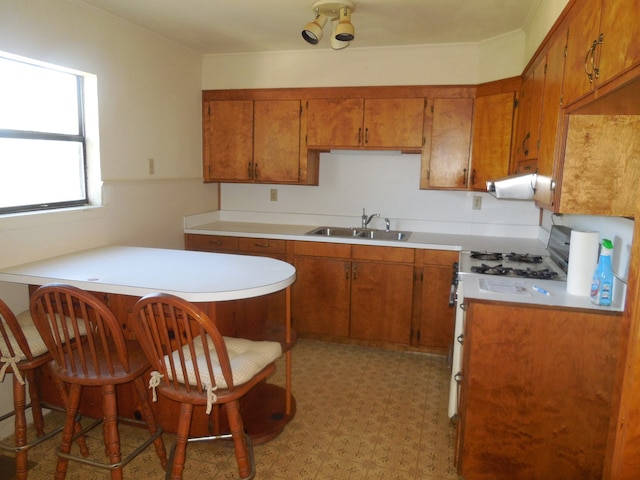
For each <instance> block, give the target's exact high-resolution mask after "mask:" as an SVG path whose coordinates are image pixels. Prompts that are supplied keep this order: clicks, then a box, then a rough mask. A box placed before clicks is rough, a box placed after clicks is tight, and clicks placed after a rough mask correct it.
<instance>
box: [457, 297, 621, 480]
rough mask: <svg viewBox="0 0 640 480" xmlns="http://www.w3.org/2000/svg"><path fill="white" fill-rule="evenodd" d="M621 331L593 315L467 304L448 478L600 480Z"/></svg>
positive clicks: (609, 319)
mask: <svg viewBox="0 0 640 480" xmlns="http://www.w3.org/2000/svg"><path fill="white" fill-rule="evenodd" d="M621 324H622V322H621V317H620V315H611V314H608V313H602V312H595V311H591V312H587V311H576V310H568V309H564V310H554V309H550V308H536V307H532V306H531V305H526V304H520V305H517V304H509V303H506V302H493V303H480V302H477V303H476V302H470V303H469V308H468V309H467V317H466V327H467V329H466V335H465V337H464V358H463V379H462V385H461V389H462V396H461V405H460V410H461V415H460V418H459V421H460V423H459V425H458V428H459V432H460V433H461V434H462V437H461V438H460V446H461V448H460V449H459V460H460V462H461V465H460V468H459V470H458V473H459V474H460V475H462V476H463V477H464V478H473V479H496V478H501V479H502V478H505V479H506V478H508V479H512V478H513V479H515V478H518V479H525V478H526V479H551V478H553V479H560V478H561V479H563V480H585V479H593V480H599V479H601V478H602V471H603V465H604V456H605V447H606V444H607V434H608V430H609V419H610V416H611V406H612V394H613V387H614V383H615V378H616V365H617V358H618V356H619V345H620V340H621ZM523 439H526V441H523Z"/></svg>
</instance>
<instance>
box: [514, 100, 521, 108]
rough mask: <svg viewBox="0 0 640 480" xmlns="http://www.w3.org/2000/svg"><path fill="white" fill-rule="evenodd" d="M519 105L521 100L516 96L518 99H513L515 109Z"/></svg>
mask: <svg viewBox="0 0 640 480" xmlns="http://www.w3.org/2000/svg"><path fill="white" fill-rule="evenodd" d="M518 105H520V102H519V101H518V99H517V98H516V99H515V100H514V101H513V108H514V109H516V108H518Z"/></svg>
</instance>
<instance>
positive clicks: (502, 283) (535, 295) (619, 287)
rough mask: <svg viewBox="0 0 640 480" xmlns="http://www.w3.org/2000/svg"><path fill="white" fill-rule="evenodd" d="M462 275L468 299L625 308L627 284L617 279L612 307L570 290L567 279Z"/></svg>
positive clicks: (598, 309) (609, 309)
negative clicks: (545, 292) (572, 293)
mask: <svg viewBox="0 0 640 480" xmlns="http://www.w3.org/2000/svg"><path fill="white" fill-rule="evenodd" d="M461 278H462V283H463V286H462V289H463V291H464V292H463V295H464V298H465V299H478V300H489V301H496V302H513V303H531V304H535V305H544V306H550V307H563V308H581V309H586V310H597V311H603V312H622V311H623V310H624V299H625V296H626V285H625V284H624V283H622V282H621V281H620V280H618V279H617V278H616V282H615V285H614V292H613V295H614V298H613V302H612V304H611V306H609V307H603V306H599V305H594V304H592V303H591V299H590V297H588V296H578V295H571V294H569V293H567V282H564V281H558V280H534V279H530V278H513V277H499V276H491V275H479V274H475V273H469V274H463V275H462V276H461ZM534 286H536V287H540V288H541V289H544V290H546V291H547V292H548V293H549V295H546V294H544V293H541V292H539V291H536V290H535V289H534V288H533V287H534Z"/></svg>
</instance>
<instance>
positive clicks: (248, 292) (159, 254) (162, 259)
mask: <svg viewBox="0 0 640 480" xmlns="http://www.w3.org/2000/svg"><path fill="white" fill-rule="evenodd" d="M295 278H296V271H295V268H294V267H293V266H292V265H290V264H288V263H286V262H282V261H280V260H275V259H272V258H268V257H256V256H246V255H230V254H218V253H206V252H194V251H186V250H170V249H161V248H144V247H127V246H107V247H101V248H96V249H92V250H86V251H81V252H77V253H72V254H68V255H63V256H59V257H54V258H49V259H45V260H40V261H36V262H32V263H27V264H23V265H17V266H14V267H7V268H4V269H2V270H0V280H1V281H6V282H13V283H22V284H31V285H44V284H46V283H50V282H62V283H66V284H69V285H73V286H76V287H79V288H82V289H85V290H91V291H97V292H105V293H115V294H122V295H132V296H144V295H147V294H149V293H155V292H164V293H170V294H173V295H176V296H178V297H181V298H184V299H185V300H188V301H191V302H215V301H222V300H236V299H242V298H251V297H257V296H261V295H267V294H269V293H273V292H277V291H279V290H282V289H284V288H286V287H287V286H289V285H291V284H292V283H293V282H294V281H295Z"/></svg>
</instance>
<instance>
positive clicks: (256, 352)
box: [164, 337, 282, 388]
mask: <svg viewBox="0 0 640 480" xmlns="http://www.w3.org/2000/svg"><path fill="white" fill-rule="evenodd" d="M223 338H224V342H225V345H226V346H227V351H228V353H229V361H230V363H231V371H232V372H233V383H234V385H242V384H244V383H246V382H248V381H249V380H251V378H253V376H254V375H255V374H257V373H258V372H260V371H261V370H262V369H263V368H265V367H266V366H267V365H269V364H270V363H272V362H274V361H275V360H277V359H278V358H279V357H280V356H281V355H282V347H281V345H280V344H279V343H278V342H269V341H253V340H247V339H244V338H234V337H223ZM193 345H194V352H195V356H196V358H195V362H194V361H193V360H192V357H191V352H190V351H189V346H188V345H185V346H184V347H182V352H183V354H184V358H185V370H186V372H187V379H186V381H185V378H184V375H183V371H182V368H180V366H179V365H180V354H179V352H178V351H174V352H173V353H172V357H173V361H174V362H175V365H176V377H177V378H176V380H177V381H179V382H181V383H188V384H189V385H197V381H196V374H195V370H194V363H195V368H197V369H198V371H199V373H200V378H201V381H202V383H203V384H204V385H207V384H208V385H215V386H216V387H217V388H228V385H227V382H226V381H225V379H224V377H223V375H222V369H221V368H220V364H219V362H218V357H217V355H216V352H215V349H214V348H213V342H212V341H211V340H210V339H208V346H209V347H210V357H211V364H212V367H213V375H214V379H215V382H212V381H211V378H210V376H209V371H208V368H207V361H206V358H205V354H204V346H203V344H202V340H201V339H200V338H197V339H194V341H193ZM164 362H165V365H166V367H167V372H168V374H169V378H170V379H171V380H173V376H172V374H171V367H170V362H169V357H168V356H167V355H166V356H165V357H164Z"/></svg>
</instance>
